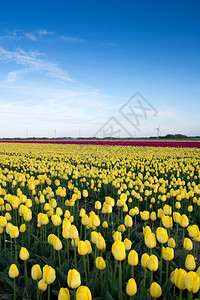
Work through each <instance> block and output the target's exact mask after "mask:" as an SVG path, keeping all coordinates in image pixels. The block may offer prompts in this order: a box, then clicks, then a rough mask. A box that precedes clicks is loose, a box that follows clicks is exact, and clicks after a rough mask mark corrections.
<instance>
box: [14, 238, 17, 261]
mask: <svg viewBox="0 0 200 300" xmlns="http://www.w3.org/2000/svg"><path fill="white" fill-rule="evenodd" d="M14 240H15V264H17V241H16V239H14Z"/></svg>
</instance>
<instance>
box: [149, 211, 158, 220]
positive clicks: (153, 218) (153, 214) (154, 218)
mask: <svg viewBox="0 0 200 300" xmlns="http://www.w3.org/2000/svg"><path fill="white" fill-rule="evenodd" d="M150 219H151V220H152V221H156V219H157V216H156V213H155V211H152V212H151V214H150Z"/></svg>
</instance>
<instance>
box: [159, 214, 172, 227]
mask: <svg viewBox="0 0 200 300" xmlns="http://www.w3.org/2000/svg"><path fill="white" fill-rule="evenodd" d="M161 220H162V223H163V226H164V227H165V228H172V226H173V221H172V217H169V216H163V217H162V219H161Z"/></svg>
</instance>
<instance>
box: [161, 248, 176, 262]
mask: <svg viewBox="0 0 200 300" xmlns="http://www.w3.org/2000/svg"><path fill="white" fill-rule="evenodd" d="M162 258H163V259H164V260H166V261H170V260H172V259H173V258H174V249H173V248H169V247H166V248H165V247H162Z"/></svg>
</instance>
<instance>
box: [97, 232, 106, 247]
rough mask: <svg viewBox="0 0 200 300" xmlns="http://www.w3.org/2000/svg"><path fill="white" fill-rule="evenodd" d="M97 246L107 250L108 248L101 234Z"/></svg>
mask: <svg viewBox="0 0 200 300" xmlns="http://www.w3.org/2000/svg"><path fill="white" fill-rule="evenodd" d="M96 246H97V248H98V249H99V250H105V249H106V243H105V240H104V238H103V237H102V236H101V235H100V236H99V237H98V238H97V241H96Z"/></svg>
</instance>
